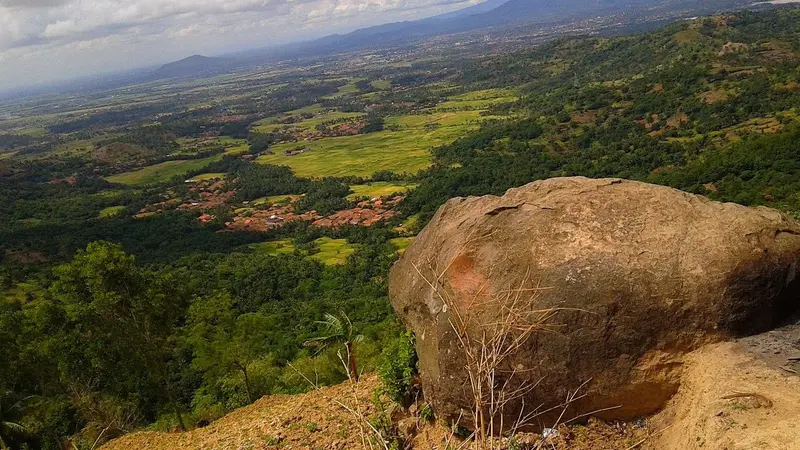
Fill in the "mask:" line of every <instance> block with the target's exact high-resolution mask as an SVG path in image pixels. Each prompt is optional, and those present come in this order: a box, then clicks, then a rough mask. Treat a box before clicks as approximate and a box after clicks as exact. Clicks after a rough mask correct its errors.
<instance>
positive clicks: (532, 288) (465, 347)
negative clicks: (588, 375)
mask: <svg viewBox="0 0 800 450" xmlns="http://www.w3.org/2000/svg"><path fill="white" fill-rule="evenodd" d="M469 241H470V239H468V240H467V242H468V243H467V244H466V245H465V246H464V248H463V249H462V251H459V252H457V253H456V254H457V255H461V254H463V252H464V250H465V249H466V248H468V247H469ZM457 259H458V258H457V257H456V258H453V260H451V261H450V263H449V264H448V265H447V267H445V268H444V270H442V271H437V270H436V269H435V268H434V267H433V266H432V265H429V267H427V268H426V271H428V274H429V275H428V276H426V275H425V274H424V273H423V271H422V270H421V269H420V268H419V267H417V266H416V265H415V266H414V268H415V270H416V271H417V273H418V274H419V275H420V276H421V277H422V278H423V280H424V281H425V282H426V284H427V285H428V286H429V287H430V288H431V290H432V291H433V293H434V295H435V296H436V297H437V298H438V299H439V300H440V301H441V302H442V304H443V305H444V308H443V311H444V312H446V313H447V314H448V320H449V322H450V326H451V327H452V329H453V331H454V333H455V334H456V336H457V338H458V344H459V349H460V350H461V351H462V352H463V356H464V371H465V373H466V374H467V377H468V382H469V388H470V392H471V394H472V411H470V415H471V417H462V418H459V421H458V422H459V423H460V422H461V420H460V419H465V420H466V421H468V422H471V425H472V430H473V433H472V435H471V437H470V439H468V441H467V442H468V446H471V447H472V448H475V449H476V450H501V449H505V448H507V441H506V440H504V437H507V436H513V435H515V434H516V433H517V432H518V431H519V430H521V429H523V428H526V427H527V426H529V425H532V424H533V423H534V421H535V420H536V419H540V418H542V417H543V416H545V415H552V414H558V418H557V420H556V421H555V422H554V423H553V425H552V428H556V427H558V426H559V425H561V424H562V423H565V422H567V421H571V420H575V419H577V418H571V419H570V420H566V418H565V417H564V414H565V413H566V411H567V409H568V407H569V406H570V405H571V404H573V403H574V402H576V401H578V400H580V399H582V398H584V397H585V394H581V392H582V391H583V388H585V386H586V384H588V382H589V380H587V381H586V383H584V384H583V385H581V386H579V387H577V389H575V390H574V391H570V393H569V394H568V395H567V397H566V398H565V399H564V402H563V403H561V404H559V405H554V406H550V405H544V404H539V405H526V403H525V400H526V398H528V397H529V396H530V394H531V393H532V392H533V391H534V390H535V389H536V388H537V386H538V385H539V383H540V382H541V380H538V381H537V380H533V381H530V380H529V377H527V376H525V373H524V372H525V371H526V370H525V369H524V368H522V367H520V366H518V365H515V364H512V362H513V359H514V357H516V356H517V355H518V353H519V351H520V350H521V349H522V348H523V347H524V346H525V345H526V344H527V342H528V341H529V339H530V338H531V337H532V336H533V335H534V334H536V333H553V332H558V329H557V327H556V326H554V325H553V324H552V322H553V319H554V317H555V316H556V315H557V314H558V313H559V312H560V311H561V310H559V309H538V308H537V306H536V303H537V299H538V297H539V295H540V293H541V292H542V290H544V289H546V288H543V287H542V286H540V285H538V284H537V283H531V281H530V280H529V277H525V278H524V279H523V281H522V282H521V283H520V285H519V286H515V287H513V288H511V289H509V290H506V291H502V292H498V293H496V294H491V295H488V294H486V292H485V291H484V289H485V286H481V287H480V288H479V289H478V290H477V292H476V293H475V294H474V295H473V296H472V298H469V299H464V298H456V297H454V296H453V295H451V294H450V292H449V290H447V289H446V288H444V286H443V284H442V283H441V281H440V280H441V279H442V278H443V277H444V276H445V274H446V273H447V272H448V270H449V269H450V268H451V267H452V266H453V265H454V264H456V261H457ZM487 278H489V277H487ZM584 417H585V416H584ZM546 442H547V441H546V440H543V441H541V442H540V443H539V444H537V445H536V446H533V447H529V448H531V449H538V448H544V447H543V446H544V445H545V443H546Z"/></svg>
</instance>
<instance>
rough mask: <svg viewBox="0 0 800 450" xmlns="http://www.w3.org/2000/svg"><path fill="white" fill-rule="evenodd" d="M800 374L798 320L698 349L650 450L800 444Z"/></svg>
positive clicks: (770, 449)
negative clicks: (760, 333) (755, 334)
mask: <svg viewBox="0 0 800 450" xmlns="http://www.w3.org/2000/svg"><path fill="white" fill-rule="evenodd" d="M796 358H797V359H796ZM798 372H800V325H795V326H792V327H787V328H782V329H779V330H775V331H772V332H769V333H765V334H762V335H758V336H753V337H749V338H745V339H741V340H739V341H736V342H726V343H721V344H715V345H710V346H707V347H704V348H702V349H700V350H698V351H697V352H694V353H693V354H691V355H690V356H689V358H688V360H687V367H686V372H685V373H684V376H683V380H682V384H681V388H680V389H679V391H678V393H677V395H676V396H675V397H674V398H673V399H672V400H671V401H670V403H669V404H668V406H667V407H666V408H665V409H664V411H662V412H661V413H660V414H658V415H657V416H655V417H654V418H653V419H652V420H651V421H650V428H651V430H655V431H656V432H658V431H662V430H663V433H661V434H660V436H659V437H658V438H655V439H653V440H651V441H650V442H648V443H647V445H648V447H647V448H650V449H652V450H656V449H658V450H664V449H667V450H669V449H680V450H688V449H711V450H796V449H800V376H798Z"/></svg>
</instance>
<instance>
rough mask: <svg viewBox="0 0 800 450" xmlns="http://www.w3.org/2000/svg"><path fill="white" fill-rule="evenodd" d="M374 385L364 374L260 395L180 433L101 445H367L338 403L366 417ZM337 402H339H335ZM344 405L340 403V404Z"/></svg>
mask: <svg viewBox="0 0 800 450" xmlns="http://www.w3.org/2000/svg"><path fill="white" fill-rule="evenodd" d="M377 386H378V381H377V379H376V378H375V377H365V378H364V379H363V380H362V382H361V383H359V384H358V385H357V386H354V385H352V384H341V385H338V386H333V387H329V388H322V389H320V390H318V391H312V392H309V393H307V394H301V395H275V396H269V397H263V398H262V399H260V400H258V401H256V402H255V403H253V404H252V405H249V406H246V407H244V408H240V409H237V410H236V411H233V412H232V413H230V414H228V415H226V416H225V417H223V418H221V419H219V420H217V421H215V422H213V423H212V424H210V425H209V426H207V427H204V428H198V429H196V430H194V431H190V432H186V433H157V432H138V433H132V434H129V435H127V436H123V437H121V438H119V439H116V440H114V441H111V442H109V443H108V444H106V445H105V446H103V447H102V448H103V449H104V450H133V449H142V450H145V449H146V450H182V449H184V450H189V449H191V450H199V449H215V450H216V449H219V450H261V449H279V448H280V449H309V450H311V449H327V450H344V449H360V448H370V447H369V444H368V443H367V442H366V441H362V438H364V437H366V436H369V432H368V430H366V429H365V427H366V426H367V425H366V423H365V422H364V421H361V420H359V419H357V416H356V414H354V413H351V412H349V411H347V409H345V407H344V406H347V407H348V408H351V409H353V411H355V412H360V413H363V414H365V415H366V416H371V415H373V414H375V413H376V410H375V407H374V406H373V405H372V403H371V402H370V399H371V398H372V392H373V390H374V389H375V388H376V387H377ZM339 402H340V403H341V404H340V403H339ZM342 405H344V406H342Z"/></svg>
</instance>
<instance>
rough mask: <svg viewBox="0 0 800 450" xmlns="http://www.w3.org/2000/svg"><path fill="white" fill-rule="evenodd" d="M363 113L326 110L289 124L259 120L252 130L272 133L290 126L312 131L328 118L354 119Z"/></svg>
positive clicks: (273, 120)
mask: <svg viewBox="0 0 800 450" xmlns="http://www.w3.org/2000/svg"><path fill="white" fill-rule="evenodd" d="M298 111H299V110H298ZM363 115H364V114H363V113H346V112H340V111H328V112H325V113H322V114H318V115H317V116H315V117H312V118H310V119H306V120H303V121H302V122H297V123H290V124H283V123H275V119H271V121H272V122H273V123H265V122H264V121H261V122H260V123H259V124H257V125H256V126H255V127H254V130H255V131H257V132H259V133H272V132H275V131H277V130H280V129H281V128H284V127H292V128H299V129H301V130H304V131H313V130H314V129H316V127H317V125H319V124H321V123H323V122H327V121H329V120H336V119H355V118H357V117H362V116H363Z"/></svg>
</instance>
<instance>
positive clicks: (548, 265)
mask: <svg viewBox="0 0 800 450" xmlns="http://www.w3.org/2000/svg"><path fill="white" fill-rule="evenodd" d="M799 259H800V225H798V224H797V223H796V222H794V221H793V220H791V219H789V218H788V217H787V216H785V215H783V214H781V213H780V212H778V211H775V210H772V209H768V208H747V207H744V206H740V205H735V204H722V203H718V202H714V201H711V200H708V199H706V198H704V197H700V196H696V195H691V194H687V193H684V192H681V191H678V190H675V189H670V188H666V187H661V186H654V185H648V184H644V183H639V182H633V181H625V180H619V179H601V180H594V179H587V178H557V179H550V180H544V181H539V182H535V183H532V184H529V185H527V186H524V187H521V188H518V189H511V190H509V191H508V192H507V193H506V194H505V195H504V196H502V197H496V196H486V197H480V198H467V199H464V198H457V199H453V200H450V201H449V202H447V204H446V205H444V206H443V207H442V208H441V209H440V210H439V211H438V213H437V214H436V215H435V217H434V218H433V220H432V221H431V223H430V224H429V225H428V226H427V227H426V228H425V230H424V231H423V232H422V233H421V234H420V235H419V237H418V238H417V239H416V240H415V242H414V243H413V244H412V245H411V246H410V247H409V248H408V250H407V251H406V252H405V254H404V255H403V257H402V258H401V260H400V261H399V262H398V263H397V265H396V266H395V267H394V268H393V269H392V272H391V279H390V297H391V301H392V305H393V306H394V308H395V310H396V312H397V313H398V315H399V316H400V317H401V318H402V320H403V321H404V322H405V323H406V324H407V326H409V327H410V328H411V329H412V330H413V331H414V333H415V334H416V336H417V350H418V353H419V364H420V371H421V378H422V383H423V387H424V390H425V395H426V397H427V399H428V400H429V401H431V402H432V404H433V405H434V409H435V410H436V412H437V414H438V415H439V416H440V417H442V418H445V419H450V420H453V419H456V418H458V417H461V418H462V422H464V424H465V425H469V423H468V422H469V420H463V419H464V418H468V417H469V415H470V411H471V409H472V407H473V402H472V397H473V395H472V392H471V388H470V382H469V378H468V376H467V369H466V366H467V365H469V364H470V358H469V357H468V355H465V351H464V350H465V348H464V347H465V344H464V336H467V337H468V338H470V339H474V340H472V341H469V342H479V341H480V340H481V336H484V337H485V336H486V334H487V330H488V332H489V334H491V333H492V332H496V330H498V327H497V322H498V321H499V320H514V321H516V322H517V323H516V325H517V326H516V327H512V328H507V327H506V328H503V330H505V331H504V332H508V333H510V334H511V335H513V336H516V337H520V338H521V339H522V342H520V343H519V345H518V346H516V347H515V348H513V349H512V350H513V354H510V355H508V357H507V358H506V359H504V360H503V361H502V364H501V367H499V368H498V370H497V377H498V379H497V380H496V384H495V385H496V386H505V387H506V389H514V387H517V388H519V387H529V386H532V385H534V384H535V385H536V387H535V388H534V389H532V390H530V391H528V390H527V388H526V389H525V396H524V405H527V406H524V408H525V409H527V410H530V409H532V405H535V406H537V407H540V410H544V409H546V408H548V407H553V406H556V405H558V404H560V403H562V402H563V401H564V399H565V398H566V396H567V395H568V394H569V392H571V391H573V390H574V389H576V388H578V387H579V386H581V385H582V384H583V383H585V382H587V381H589V383H588V384H587V385H586V386H585V388H584V389H585V390H584V391H583V392H584V393H585V394H586V396H585V397H582V398H579V399H578V400H577V401H575V402H574V403H573V404H572V406H571V409H572V410H571V411H569V412H568V414H567V415H566V416H565V417H572V416H575V415H581V414H584V413H589V412H592V411H601V412H600V413H599V414H598V415H599V416H600V417H603V418H606V419H631V418H634V417H638V416H641V415H646V414H650V413H653V412H655V411H657V410H658V409H660V408H661V407H663V405H664V404H665V402H666V401H667V400H668V399H669V398H670V397H671V396H672V395H673V394H674V393H675V392H676V391H677V389H678V387H679V384H680V375H681V370H682V363H683V357H684V356H685V355H686V354H687V353H688V352H690V351H692V350H694V349H696V348H698V347H699V346H700V345H703V344H706V343H709V342H713V341H718V340H723V339H725V338H727V337H729V336H731V335H739V334H748V333H751V332H759V331H763V330H766V329H769V328H771V327H772V326H773V325H774V324H775V323H776V322H777V321H779V320H780V319H781V318H782V317H783V316H784V315H785V314H786V312H787V311H790V310H793V309H796V308H797V306H798V304H800V303H798V298H800V294H799V293H798V284H797V282H796V271H797V263H798V260H799ZM459 327H460V329H459ZM531 327H533V332H532V333H530V335H527V334H525V333H526V331H525V330H530V329H531ZM470 345H471V344H470ZM512 378H513V380H512ZM512 403H513V404H512ZM512 403H509V404H508V405H507V407H506V410H505V412H506V414H507V415H510V416H513V417H517V414H518V413H519V410H520V409H521V408H523V402H522V399H518V400H517V401H515V402H512ZM557 410H558V412H559V413H560V408H557ZM511 418H512V417H510V418H509V419H511ZM538 419H539V420H540V423H539V425H541V426H549V421H551V420H552V417H548V416H547V415H542V416H538Z"/></svg>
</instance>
